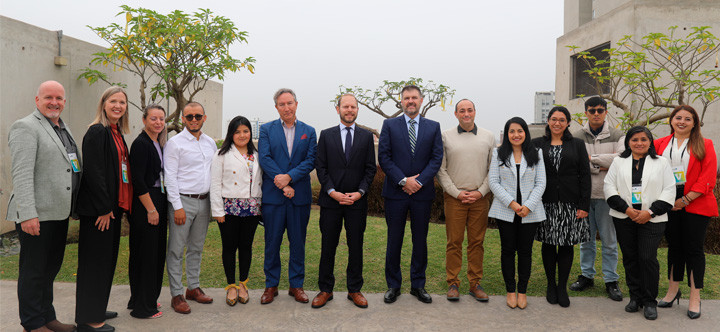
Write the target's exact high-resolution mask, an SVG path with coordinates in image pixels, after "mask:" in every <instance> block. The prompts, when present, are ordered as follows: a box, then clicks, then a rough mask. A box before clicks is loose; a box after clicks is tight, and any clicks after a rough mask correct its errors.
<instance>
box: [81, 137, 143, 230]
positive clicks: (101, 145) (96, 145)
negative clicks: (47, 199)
mask: <svg viewBox="0 0 720 332" xmlns="http://www.w3.org/2000/svg"><path fill="white" fill-rule="evenodd" d="M121 136H122V135H121ZM122 143H123V145H124V146H125V148H126V149H127V144H126V143H125V138H124V137H123V138H122ZM82 152H83V161H84V162H85V166H84V174H83V177H82V180H81V181H80V191H79V192H78V199H77V202H78V203H77V208H76V210H77V213H78V214H80V215H83V216H102V215H106V214H108V213H110V212H112V211H113V210H115V209H116V208H117V206H118V185H119V181H120V170H119V169H118V168H119V167H118V165H119V164H120V162H119V161H118V151H117V148H116V147H115V141H114V140H113V137H112V128H111V127H105V126H103V125H101V124H99V123H97V124H94V125H92V126H90V128H88V130H87V132H86V133H85V137H83V142H82ZM131 179H132V177H131Z"/></svg>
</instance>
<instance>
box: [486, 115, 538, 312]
mask: <svg viewBox="0 0 720 332" xmlns="http://www.w3.org/2000/svg"><path fill="white" fill-rule="evenodd" d="M503 133H504V136H503V140H502V144H501V145H500V147H499V148H496V149H494V150H493V154H492V160H491V162H490V169H489V174H488V182H489V184H490V190H492V192H493V194H495V199H494V200H493V203H492V206H491V207H490V211H489V213H488V215H489V216H490V217H493V218H495V220H497V225H498V229H499V230H500V245H501V247H502V249H501V257H500V265H501V268H502V273H503V279H504V280H505V290H506V291H507V306H508V307H510V308H511V309H514V308H516V307H518V308H520V309H525V307H527V296H526V295H525V293H526V292H527V284H528V280H530V266H531V264H532V245H533V238H534V237H535V230H536V229H537V226H538V223H539V222H541V221H543V220H545V210H544V208H543V204H542V195H543V192H544V191H545V163H544V162H543V156H542V151H538V149H536V148H535V146H534V145H533V144H532V142H531V141H530V133H529V132H528V127H527V124H526V123H525V120H523V119H522V118H519V117H514V118H512V119H510V120H508V121H507V123H505V129H504V131H503ZM516 252H517V256H518V259H517V270H518V280H517V283H516V282H515V253H516ZM516 292H517V293H516Z"/></svg>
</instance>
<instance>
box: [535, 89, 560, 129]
mask: <svg viewBox="0 0 720 332" xmlns="http://www.w3.org/2000/svg"><path fill="white" fill-rule="evenodd" d="M553 105H555V91H543V92H535V121H534V122H535V123H547V115H548V113H549V112H550V109H552V108H553Z"/></svg>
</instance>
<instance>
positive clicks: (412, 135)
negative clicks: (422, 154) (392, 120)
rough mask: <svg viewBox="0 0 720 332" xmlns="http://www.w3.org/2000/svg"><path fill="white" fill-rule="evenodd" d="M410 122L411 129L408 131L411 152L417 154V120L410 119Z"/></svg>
mask: <svg viewBox="0 0 720 332" xmlns="http://www.w3.org/2000/svg"><path fill="white" fill-rule="evenodd" d="M408 123H409V124H410V129H409V130H408V133H409V134H410V152H411V153H412V154H413V155H414V154H415V143H416V142H415V141H416V140H417V138H416V137H415V135H416V134H415V123H416V121H415V119H410V121H408Z"/></svg>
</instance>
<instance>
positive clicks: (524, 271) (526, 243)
mask: <svg viewBox="0 0 720 332" xmlns="http://www.w3.org/2000/svg"><path fill="white" fill-rule="evenodd" d="M521 221H522V218H520V217H518V216H516V217H515V218H514V220H513V222H507V221H504V220H498V221H497V225H498V230H499V231H500V247H501V250H500V268H501V269H502V274H503V279H505V290H506V291H507V292H508V293H514V292H515V290H516V288H515V252H517V256H518V259H517V270H518V280H517V292H518V293H521V294H525V293H526V292H527V285H528V280H530V267H531V264H532V246H533V240H534V239H535V230H537V227H538V225H539V224H540V223H536V222H533V223H522V222H521Z"/></svg>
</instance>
